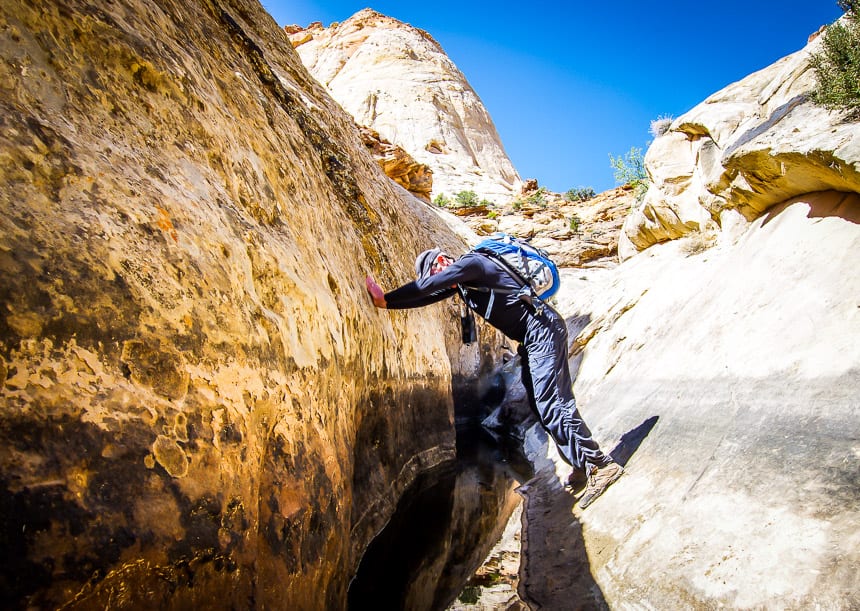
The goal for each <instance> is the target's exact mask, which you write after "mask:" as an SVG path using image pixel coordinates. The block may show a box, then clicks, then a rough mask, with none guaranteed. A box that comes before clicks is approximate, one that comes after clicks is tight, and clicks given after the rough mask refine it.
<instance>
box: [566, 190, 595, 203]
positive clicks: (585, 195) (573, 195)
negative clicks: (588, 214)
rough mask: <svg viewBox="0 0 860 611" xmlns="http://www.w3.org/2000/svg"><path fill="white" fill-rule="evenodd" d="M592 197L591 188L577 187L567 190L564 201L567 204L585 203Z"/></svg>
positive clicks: (592, 191)
mask: <svg viewBox="0 0 860 611" xmlns="http://www.w3.org/2000/svg"><path fill="white" fill-rule="evenodd" d="M593 197H594V189H592V188H591V187H577V188H575V189H568V190H567V192H566V193H565V194H564V199H565V200H566V201H569V202H587V201H588V200H590V199H592V198H593Z"/></svg>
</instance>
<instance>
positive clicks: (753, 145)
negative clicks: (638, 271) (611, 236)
mask: <svg viewBox="0 0 860 611" xmlns="http://www.w3.org/2000/svg"><path fill="white" fill-rule="evenodd" d="M820 49H821V38H820V37H818V38H815V39H813V40H812V41H811V42H809V43H808V44H807V45H806V47H804V48H803V49H801V50H800V51H798V52H796V53H794V54H792V55H789V56H787V57H784V58H783V59H781V60H779V61H778V62H775V63H774V64H772V65H770V66H768V67H766V68H764V69H762V70H760V71H758V72H755V73H753V74H751V75H749V76H747V77H746V78H744V79H742V80H740V81H738V82H736V83H732V84H731V85H729V86H727V87H726V88H724V89H722V90H721V91H718V92H717V93H715V94H713V95H712V96H710V97H708V98H707V99H706V100H705V101H703V102H702V103H701V104H699V105H697V106H696V107H695V108H693V109H692V110H690V111H689V112H688V113H686V114H684V115H682V116H680V117H678V118H677V119H675V120H674V121H673V122H672V125H671V127H670V129H669V130H668V131H667V132H666V134H664V135H663V136H660V137H658V138H656V139H655V140H654V142H653V143H652V144H651V146H650V147H649V148H648V152H647V153H646V155H645V167H646V170H647V172H648V176H649V178H650V180H651V183H652V184H651V187H650V188H649V189H648V192H647V194H646V196H645V198H644V201H643V202H642V204H641V206H640V207H639V209H638V210H636V211H635V212H634V213H633V214H631V215H630V217H629V218H628V219H627V221H626V222H625V224H624V230H623V231H622V233H621V238H620V242H619V254H620V255H621V257H622V258H628V257H630V256H632V255H633V254H635V253H636V252H638V251H641V250H643V249H645V248H647V247H648V246H650V245H652V244H656V243H659V242H663V241H666V240H671V239H675V238H679V237H681V236H684V235H688V234H690V233H692V232H699V233H710V234H716V233H717V232H720V233H721V234H722V235H726V236H729V237H730V238H731V237H732V236H735V235H737V234H739V233H740V232H742V231H744V230H745V229H746V228H747V226H748V225H749V222H751V221H752V220H754V219H756V218H758V217H759V216H760V215H761V214H762V213H763V212H764V211H765V210H767V209H768V208H769V207H770V206H773V205H775V204H778V203H781V202H784V201H786V200H788V199H790V198H792V197H796V196H799V195H804V194H806V193H812V192H816V191H825V190H828V189H832V190H835V191H843V192H857V191H860V130H858V129H857V123H856V121H855V120H852V119H851V118H850V117H848V116H847V115H846V114H845V113H839V112H831V111H828V110H826V109H824V108H822V107H820V106H817V105H815V104H813V103H812V102H811V101H810V100H809V94H810V92H811V91H812V90H813V88H814V86H815V75H814V72H813V70H812V67H811V65H810V61H809V57H810V54H812V53H816V52H818V51H819V50H820Z"/></svg>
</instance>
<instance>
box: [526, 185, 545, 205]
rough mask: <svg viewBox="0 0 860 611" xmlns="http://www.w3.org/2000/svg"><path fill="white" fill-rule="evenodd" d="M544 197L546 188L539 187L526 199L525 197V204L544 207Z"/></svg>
mask: <svg viewBox="0 0 860 611" xmlns="http://www.w3.org/2000/svg"><path fill="white" fill-rule="evenodd" d="M545 197H546V187H541V188H540V189H538V190H537V191H535V192H534V193H532V194H531V195H529V196H528V197H526V203H527V204H530V205H532V206H544V205H546V201H544V198H545Z"/></svg>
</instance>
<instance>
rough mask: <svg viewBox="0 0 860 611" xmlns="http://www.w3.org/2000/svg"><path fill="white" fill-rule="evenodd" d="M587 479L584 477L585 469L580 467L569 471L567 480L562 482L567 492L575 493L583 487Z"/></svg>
mask: <svg viewBox="0 0 860 611" xmlns="http://www.w3.org/2000/svg"><path fill="white" fill-rule="evenodd" d="M587 481H588V478H587V477H585V471H583V470H582V469H574V470H573V471H571V472H570V475H568V476H567V482H566V483H565V484H564V488H565V490H567V491H568V492H571V493H573V494H576V493H578V492H580V491H581V490H582V489H583V488H585V483H586V482H587Z"/></svg>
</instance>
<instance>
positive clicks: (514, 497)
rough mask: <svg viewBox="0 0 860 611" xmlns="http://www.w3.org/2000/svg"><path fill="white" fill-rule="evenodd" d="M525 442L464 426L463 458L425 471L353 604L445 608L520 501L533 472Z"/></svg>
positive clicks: (369, 556) (379, 543)
mask: <svg viewBox="0 0 860 611" xmlns="http://www.w3.org/2000/svg"><path fill="white" fill-rule="evenodd" d="M531 475H532V473H531V466H530V464H529V463H528V462H527V461H526V460H525V458H524V457H523V456H522V455H521V454H520V453H519V450H518V448H515V447H505V446H504V445H503V444H500V443H497V442H496V440H494V439H493V438H492V437H490V435H489V434H487V433H486V432H485V431H482V430H481V429H479V428H470V429H468V430H461V431H459V432H458V437H457V459H456V460H455V461H451V462H448V463H446V464H443V465H441V466H439V467H437V468H435V469H433V470H431V471H428V472H426V473H424V474H422V475H421V476H420V477H419V478H418V479H417V480H416V481H415V483H414V484H413V485H412V486H411V487H410V489H409V490H408V491H407V492H406V494H405V495H404V496H403V498H402V499H401V500H400V502H399V504H398V507H397V511H396V513H395V515H394V516H393V517H392V519H391V520H390V522H389V523H388V525H387V526H386V528H385V529H384V530H383V531H382V532H381V533H380V534H379V535H378V536H377V537H376V538H375V539H374V540H373V541H372V542H371V544H370V546H369V547H368V549H367V551H366V552H365V554H364V557H363V559H362V562H361V565H360V566H359V569H358V572H357V574H356V576H355V577H354V579H353V581H352V583H351V584H350V589H349V608H350V609H367V608H374V609H411V610H415V611H418V610H428V611H429V610H435V609H445V608H446V607H448V605H449V604H451V603H452V602H454V601H455V600H456V598H457V596H458V595H459V594H460V593H461V592H462V591H463V589H464V587H465V586H466V584H467V583H468V582H469V580H470V578H471V577H472V576H473V575H474V573H475V571H476V569H478V567H479V566H480V565H481V563H482V562H483V561H484V559H485V558H486V557H487V555H488V553H489V552H490V550H491V549H492V547H493V546H494V545H495V544H496V542H497V541H498V540H499V538H500V537H501V535H502V532H503V531H504V529H505V526H506V525H507V523H508V521H509V518H510V517H511V515H512V513H513V512H514V511H515V510H516V509H517V508H518V507H519V506H520V505H521V503H522V497H521V496H520V495H519V494H517V492H516V489H517V488H518V487H519V486H520V485H521V484H522V483H523V482H525V481H527V480H528V479H529V478H530V477H531Z"/></svg>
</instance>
